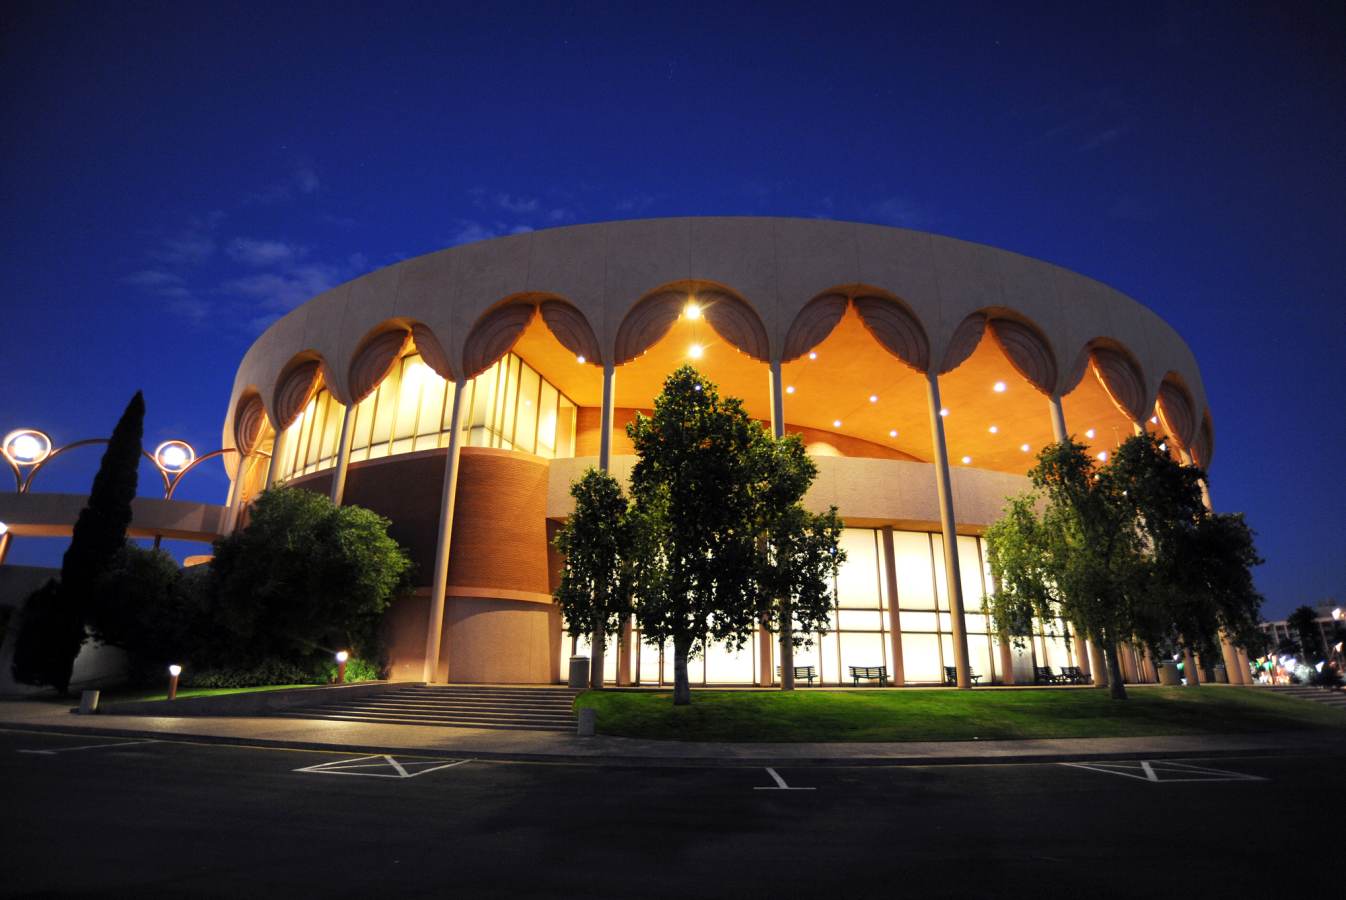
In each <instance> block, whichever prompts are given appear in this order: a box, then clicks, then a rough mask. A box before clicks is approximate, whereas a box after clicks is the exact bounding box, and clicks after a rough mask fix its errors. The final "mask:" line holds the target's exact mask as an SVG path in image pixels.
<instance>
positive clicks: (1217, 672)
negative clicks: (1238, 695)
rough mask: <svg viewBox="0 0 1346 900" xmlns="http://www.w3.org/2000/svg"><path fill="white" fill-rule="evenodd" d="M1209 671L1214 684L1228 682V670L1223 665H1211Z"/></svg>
mask: <svg viewBox="0 0 1346 900" xmlns="http://www.w3.org/2000/svg"><path fill="white" fill-rule="evenodd" d="M1210 671H1211V675H1212V676H1213V677H1212V678H1211V680H1212V681H1214V682H1215V683H1216V684H1229V670H1228V669H1226V668H1225V667H1224V666H1213V667H1212V668H1211V670H1210Z"/></svg>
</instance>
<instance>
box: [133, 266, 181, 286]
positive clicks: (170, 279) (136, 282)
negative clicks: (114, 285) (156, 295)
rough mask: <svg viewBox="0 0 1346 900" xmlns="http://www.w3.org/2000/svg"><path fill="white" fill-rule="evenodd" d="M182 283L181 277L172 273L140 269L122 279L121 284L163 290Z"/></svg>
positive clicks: (161, 270)
mask: <svg viewBox="0 0 1346 900" xmlns="http://www.w3.org/2000/svg"><path fill="white" fill-rule="evenodd" d="M182 281H183V279H182V276H181V275H177V274H174V273H173V272H165V271H164V270H163V269H142V270H141V271H139V272H132V273H131V274H130V275H127V276H126V277H125V278H123V279H122V284H129V285H131V287H139V288H163V287H167V286H170V285H179V284H182Z"/></svg>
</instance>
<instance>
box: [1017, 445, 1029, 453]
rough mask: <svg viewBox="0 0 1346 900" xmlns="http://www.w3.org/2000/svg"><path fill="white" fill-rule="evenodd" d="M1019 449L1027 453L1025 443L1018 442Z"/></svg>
mask: <svg viewBox="0 0 1346 900" xmlns="http://www.w3.org/2000/svg"><path fill="white" fill-rule="evenodd" d="M1019 449H1020V450H1022V451H1023V452H1025V453H1027V452H1028V445H1027V444H1020V445H1019Z"/></svg>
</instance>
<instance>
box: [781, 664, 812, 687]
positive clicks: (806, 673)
mask: <svg viewBox="0 0 1346 900" xmlns="http://www.w3.org/2000/svg"><path fill="white" fill-rule="evenodd" d="M817 677H818V673H817V672H816V671H815V670H814V668H813V666H795V681H801V680H802V681H807V682H808V683H809V687H813V679H815V678H817ZM776 680H777V681H779V680H780V666H776Z"/></svg>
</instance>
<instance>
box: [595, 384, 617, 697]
mask: <svg viewBox="0 0 1346 900" xmlns="http://www.w3.org/2000/svg"><path fill="white" fill-rule="evenodd" d="M616 394H617V367H616V366H615V365H614V364H613V362H612V360H611V359H609V360H606V361H605V362H604V363H603V409H602V414H601V417H600V418H601V421H600V427H601V428H602V429H603V433H602V434H600V435H599V436H598V468H600V469H602V470H603V471H604V472H606V471H608V470H609V468H611V466H612V419H613V405H614V403H615V402H616V399H615V398H616ZM606 644H607V634H606V633H605V632H604V631H603V630H602V629H601V628H600V629H599V630H597V631H595V632H594V633H593V634H591V635H589V685H590V687H593V688H595V689H602V687H603V669H604V668H605V666H604V654H605V652H606V649H607V648H606ZM617 661H618V663H619V664H620V662H621V653H620V652H619V653H618V654H617ZM619 667H620V665H619ZM620 682H621V679H620V678H618V683H620Z"/></svg>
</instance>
